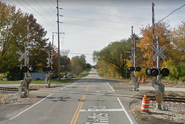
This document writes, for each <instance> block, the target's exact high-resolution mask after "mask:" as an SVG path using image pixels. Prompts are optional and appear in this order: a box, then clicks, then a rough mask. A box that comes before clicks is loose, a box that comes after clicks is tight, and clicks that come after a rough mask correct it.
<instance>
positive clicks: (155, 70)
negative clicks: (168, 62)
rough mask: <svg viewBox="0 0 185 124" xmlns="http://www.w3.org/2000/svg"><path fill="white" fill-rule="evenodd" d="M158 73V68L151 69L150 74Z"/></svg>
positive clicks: (155, 74)
mask: <svg viewBox="0 0 185 124" xmlns="http://www.w3.org/2000/svg"><path fill="white" fill-rule="evenodd" d="M158 74H159V70H158V69H157V68H152V69H151V76H157V75H158Z"/></svg>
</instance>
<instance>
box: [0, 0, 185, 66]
mask: <svg viewBox="0 0 185 124" xmlns="http://www.w3.org/2000/svg"><path fill="white" fill-rule="evenodd" d="M0 1H3V2H6V3H8V4H10V5H15V6H16V7H17V8H20V9H21V10H22V11H23V12H25V13H29V14H33V15H34V17H35V18H36V19H37V23H39V24H41V25H42V26H43V28H45V30H46V31H47V32H48V33H47V36H46V38H49V41H52V32H57V15H56V14H57V9H56V6H57V2H56V1H57V0H0ZM152 2H154V3H155V7H154V9H155V22H158V21H159V20H161V19H163V18H164V17H166V16H167V15H168V14H170V13H171V12H173V11H174V10H176V9H177V8H179V7H181V6H183V5H184V4H185V1H184V0H152V1H151V0H59V7H60V8H63V9H60V10H59V14H60V15H63V17H62V16H60V17H59V19H60V22H63V23H60V32H64V33H65V34H61V35H60V46H61V47H60V48H61V50H70V53H69V55H68V57H70V58H71V57H73V56H77V55H81V54H84V55H85V56H86V60H87V62H88V63H90V64H92V65H93V64H94V63H93V60H92V54H93V51H95V50H96V51H100V50H101V49H103V48H104V47H106V46H107V45H108V44H109V43H110V42H114V41H118V40H121V39H128V38H129V37H130V35H131V26H133V27H134V33H136V34H140V29H141V28H142V27H146V26H147V25H148V24H150V25H152ZM184 13H185V6H184V7H182V8H181V9H179V10H177V11H176V12H174V13H173V14H172V15H170V16H169V17H168V18H166V19H165V20H164V21H169V24H170V26H171V28H174V27H177V26H178V25H180V24H181V22H182V21H185V14H184ZM151 35H152V34H151ZM139 36H141V35H139ZM151 43H152V41H151ZM54 45H55V46H57V47H58V36H57V34H54Z"/></svg>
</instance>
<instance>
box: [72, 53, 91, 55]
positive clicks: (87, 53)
mask: <svg viewBox="0 0 185 124" xmlns="http://www.w3.org/2000/svg"><path fill="white" fill-rule="evenodd" d="M69 54H84V55H90V56H92V55H93V54H88V53H69Z"/></svg>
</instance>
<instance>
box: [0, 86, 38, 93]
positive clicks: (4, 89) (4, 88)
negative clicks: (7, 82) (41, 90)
mask: <svg viewBox="0 0 185 124" xmlns="http://www.w3.org/2000/svg"><path fill="white" fill-rule="evenodd" d="M18 90H19V88H15V87H0V91H13V92H18ZM29 90H31V91H32V90H38V89H29Z"/></svg>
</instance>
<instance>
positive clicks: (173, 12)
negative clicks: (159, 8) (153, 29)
mask: <svg viewBox="0 0 185 124" xmlns="http://www.w3.org/2000/svg"><path fill="white" fill-rule="evenodd" d="M184 6H185V4H184V5H182V6H181V7H179V8H177V9H175V10H174V11H173V12H171V13H170V14H168V15H167V16H166V17H164V18H163V19H161V20H159V21H158V23H160V22H161V21H163V20H164V19H166V18H167V17H169V16H170V15H172V14H173V13H174V12H176V11H177V10H180V9H181V8H182V7H184Z"/></svg>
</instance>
